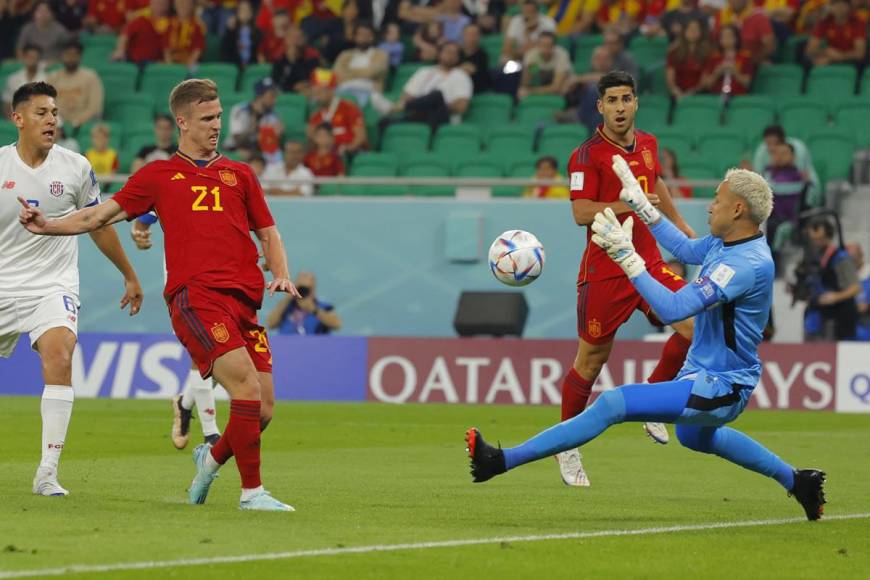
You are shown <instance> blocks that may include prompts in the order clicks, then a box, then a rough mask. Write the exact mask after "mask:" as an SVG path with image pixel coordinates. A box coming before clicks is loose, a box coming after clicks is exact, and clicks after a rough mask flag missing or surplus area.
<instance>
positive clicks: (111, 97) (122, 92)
mask: <svg viewBox="0 0 870 580" xmlns="http://www.w3.org/2000/svg"><path fill="white" fill-rule="evenodd" d="M94 71H95V72H96V73H97V74H98V75H100V80H101V81H103V89H104V93H105V95H106V104H108V105H111V104H112V103H114V102H115V100H116V99H121V98H123V97H124V96H126V95H129V94H130V93H134V92H136V86H137V83H138V80H139V69H138V68H137V67H136V65H135V64H133V63H130V62H106V63H103V64H101V65H99V66H95V67H94ZM164 100H169V94H168V93H167V94H166V95H164ZM152 108H153V107H152Z"/></svg>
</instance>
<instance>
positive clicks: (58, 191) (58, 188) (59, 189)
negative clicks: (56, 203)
mask: <svg viewBox="0 0 870 580" xmlns="http://www.w3.org/2000/svg"><path fill="white" fill-rule="evenodd" d="M48 192H49V193H50V194H51V195H53V196H54V197H60V196H62V195H63V183H62V182H60V181H52V182H51V183H50V184H49V185H48Z"/></svg>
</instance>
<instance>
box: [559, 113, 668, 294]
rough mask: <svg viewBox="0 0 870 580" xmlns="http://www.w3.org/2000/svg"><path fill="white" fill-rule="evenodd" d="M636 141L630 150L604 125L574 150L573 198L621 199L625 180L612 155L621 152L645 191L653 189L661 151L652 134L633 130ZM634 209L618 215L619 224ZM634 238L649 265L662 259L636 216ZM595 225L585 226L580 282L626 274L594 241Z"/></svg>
mask: <svg viewBox="0 0 870 580" xmlns="http://www.w3.org/2000/svg"><path fill="white" fill-rule="evenodd" d="M634 136H635V137H634V139H635V144H634V147H633V148H631V150H630V151H629V150H627V149H626V148H624V147H622V146H620V145H617V144H616V143H614V142H613V141H611V140H610V139H608V138H607V137H605V135H604V133H603V131H602V128H601V126H599V127H598V129H597V130H596V131H595V134H594V135H592V137H590V138H589V139H587V140H586V141H585V142H584V143H583V144H582V145H580V147H578V148H577V149H575V150H574V152H573V153H571V157H570V159H569V160H568V174H569V176H570V177H569V180H570V187H571V201H573V200H575V199H588V200H591V201H597V202H600V203H613V202H616V201H619V192H620V191H621V190H622V182H621V181H620V180H619V177H618V176H617V175H616V174H615V173H614V172H613V167H612V166H613V156H614V155H622V157H623V158H624V159H625V160H626V161H627V162H628V166H629V167H630V168H631V172H632V173H634V175H635V177H637V180H638V182H639V183H640V186H641V188H642V189H643V190H644V191H645V192H651V191H654V189H655V185H656V180H657V179H658V177H659V175H661V166H660V165H659V150H658V142H657V141H656V138H655V137H654V136H653V135H651V134H650V133H644V132H643V131H638V130H635V131H634ZM629 215H634V214H633V212H626V213H623V214H619V215H618V216H617V217H618V218H619V221H620V223H622V222H624V221H625V219H626V218H627V217H628V216H629ZM632 231H633V234H632V241H633V243H634V247H635V249H636V250H637V253H638V254H640V255H641V257H642V258H643V259H644V260H645V261H646V263H647V264H649V265H652V264H653V263H655V262H657V261H660V260H661V259H662V256H661V254H660V253H659V249H658V246H656V241H655V238H653V235H652V234H651V233H650V231H649V228H648V227H647V226H646V224H644V223H643V222H642V221H640V219H639V218H638V217H637V216H635V217H634V229H633V230H632ZM591 239H592V228H589V227H587V228H586V251H585V252H584V253H583V260H582V261H581V263H580V274H579V278H578V280H577V283H578V284H582V283H584V282H594V281H598V280H608V279H610V278H617V277H622V276H625V274H624V273H623V271H622V269H621V268H620V267H619V266H618V265H617V264H616V262H614V261H613V260H611V259H610V258H609V257H608V256H607V254H606V253H605V252H604V250H602V249H601V248H599V247H598V246H596V245H595V244H593V243H592V241H591Z"/></svg>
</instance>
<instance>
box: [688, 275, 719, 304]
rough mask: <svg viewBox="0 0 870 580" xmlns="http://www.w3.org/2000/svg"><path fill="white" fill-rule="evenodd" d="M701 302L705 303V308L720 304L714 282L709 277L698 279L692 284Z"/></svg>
mask: <svg viewBox="0 0 870 580" xmlns="http://www.w3.org/2000/svg"><path fill="white" fill-rule="evenodd" d="M692 287H693V288H694V289H695V292H696V293H697V295H698V297H699V298H700V299H701V302H703V303H704V308H705V309H707V308H710V307H711V306H714V305H715V304H717V303H718V302H719V297H718V296H717V295H716V288H715V286H713V282H712V281H711V280H710V278H708V277H707V276H704V277H703V278H698V279H697V280H695V282H694V283H693V284H692Z"/></svg>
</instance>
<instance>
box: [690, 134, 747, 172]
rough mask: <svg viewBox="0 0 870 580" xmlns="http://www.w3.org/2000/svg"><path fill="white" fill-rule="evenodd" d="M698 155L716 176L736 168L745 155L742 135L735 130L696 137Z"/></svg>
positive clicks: (744, 142)
mask: <svg viewBox="0 0 870 580" xmlns="http://www.w3.org/2000/svg"><path fill="white" fill-rule="evenodd" d="M698 154H699V155H700V157H702V158H703V159H704V161H705V162H706V163H707V165H708V166H709V167H711V168H712V169H714V170H715V171H716V173H717V174H720V175H722V174H724V172H725V170H726V169H728V168H730V167H736V166H737V165H738V163H740V160H741V159H742V158H743V157H744V155H745V154H746V139H745V137H744V133H741V132H740V131H737V130H735V129H717V130H715V131H710V132H704V133H701V134H700V135H698Z"/></svg>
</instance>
